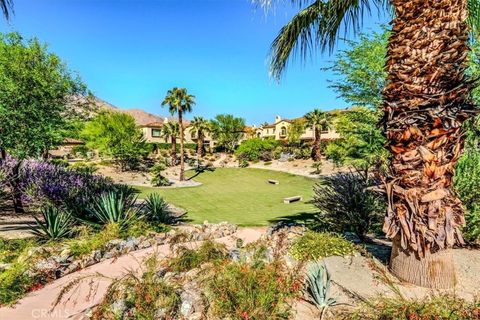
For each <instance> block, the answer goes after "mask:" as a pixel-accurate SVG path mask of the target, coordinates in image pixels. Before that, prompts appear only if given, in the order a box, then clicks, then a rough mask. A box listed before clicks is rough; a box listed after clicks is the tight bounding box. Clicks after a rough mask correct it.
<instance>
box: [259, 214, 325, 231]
mask: <svg viewBox="0 0 480 320" xmlns="http://www.w3.org/2000/svg"><path fill="white" fill-rule="evenodd" d="M316 214H317V213H316V212H298V213H295V214H290V215H287V216H282V217H276V218H275V219H271V220H268V222H269V223H271V224H286V225H290V224H302V225H305V226H306V227H307V228H309V229H314V218H315V215H316Z"/></svg>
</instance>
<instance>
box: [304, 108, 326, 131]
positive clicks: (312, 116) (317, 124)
mask: <svg viewBox="0 0 480 320" xmlns="http://www.w3.org/2000/svg"><path fill="white" fill-rule="evenodd" d="M305 120H306V121H307V124H308V125H309V126H311V127H312V129H315V128H319V129H320V130H322V131H325V130H326V129H329V128H330V126H331V124H332V117H331V116H330V114H329V113H327V112H323V111H321V110H319V109H314V110H313V111H310V112H309V113H307V114H306V115H305Z"/></svg>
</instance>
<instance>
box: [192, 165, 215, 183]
mask: <svg viewBox="0 0 480 320" xmlns="http://www.w3.org/2000/svg"><path fill="white" fill-rule="evenodd" d="M193 170H194V171H195V174H194V175H193V176H191V177H190V178H188V179H187V180H192V179H193V178H195V177H198V176H199V175H200V174H202V173H204V172H207V171H208V172H214V171H215V167H210V166H204V165H197V167H195V169H193Z"/></svg>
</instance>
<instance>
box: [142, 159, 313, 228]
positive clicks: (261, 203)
mask: <svg viewBox="0 0 480 320" xmlns="http://www.w3.org/2000/svg"><path fill="white" fill-rule="evenodd" d="M193 174H194V173H193V172H189V176H192V175H193ZM194 179H195V181H199V182H201V183H202V185H201V186H199V187H192V188H177V189H158V188H146V187H139V189H140V190H141V191H142V194H141V196H142V197H143V196H146V195H147V194H149V193H151V192H158V193H160V194H161V195H162V196H163V197H165V199H166V200H167V201H168V202H170V203H173V204H174V205H176V206H179V207H182V208H184V209H186V210H187V211H188V217H187V218H188V219H191V220H193V222H196V223H198V222H203V221H204V220H208V221H210V222H220V221H229V222H231V223H235V224H238V225H267V224H269V223H271V222H275V221H278V219H281V218H283V217H285V216H292V217H294V216H298V215H301V214H302V213H311V212H313V211H314V207H313V206H312V205H310V204H308V203H306V201H308V200H310V199H311V197H312V195H313V191H312V187H313V184H314V183H315V180H314V179H310V178H306V177H301V176H295V175H291V174H288V173H283V172H276V171H270V170H261V169H249V168H244V169H240V168H218V169H216V170H215V171H214V172H204V173H201V174H199V175H198V176H196V177H195V178H194ZM269 179H274V180H278V181H279V182H280V184H279V185H272V184H269V183H268V180H269ZM297 195H301V196H303V201H302V202H296V203H291V204H284V203H283V198H285V197H291V196H297Z"/></svg>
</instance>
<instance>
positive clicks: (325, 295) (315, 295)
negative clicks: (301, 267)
mask: <svg viewBox="0 0 480 320" xmlns="http://www.w3.org/2000/svg"><path fill="white" fill-rule="evenodd" d="M330 282H331V280H330V274H329V273H328V270H327V267H326V266H325V265H323V264H320V263H319V262H312V263H311V264H310V265H309V266H308V272H307V292H308V295H309V298H310V299H309V301H310V302H311V303H312V304H314V305H315V306H317V308H318V309H320V310H321V315H320V319H323V316H324V314H325V312H326V311H327V308H328V307H331V306H335V305H337V304H338V303H337V301H336V300H335V299H333V298H332V297H330Z"/></svg>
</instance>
